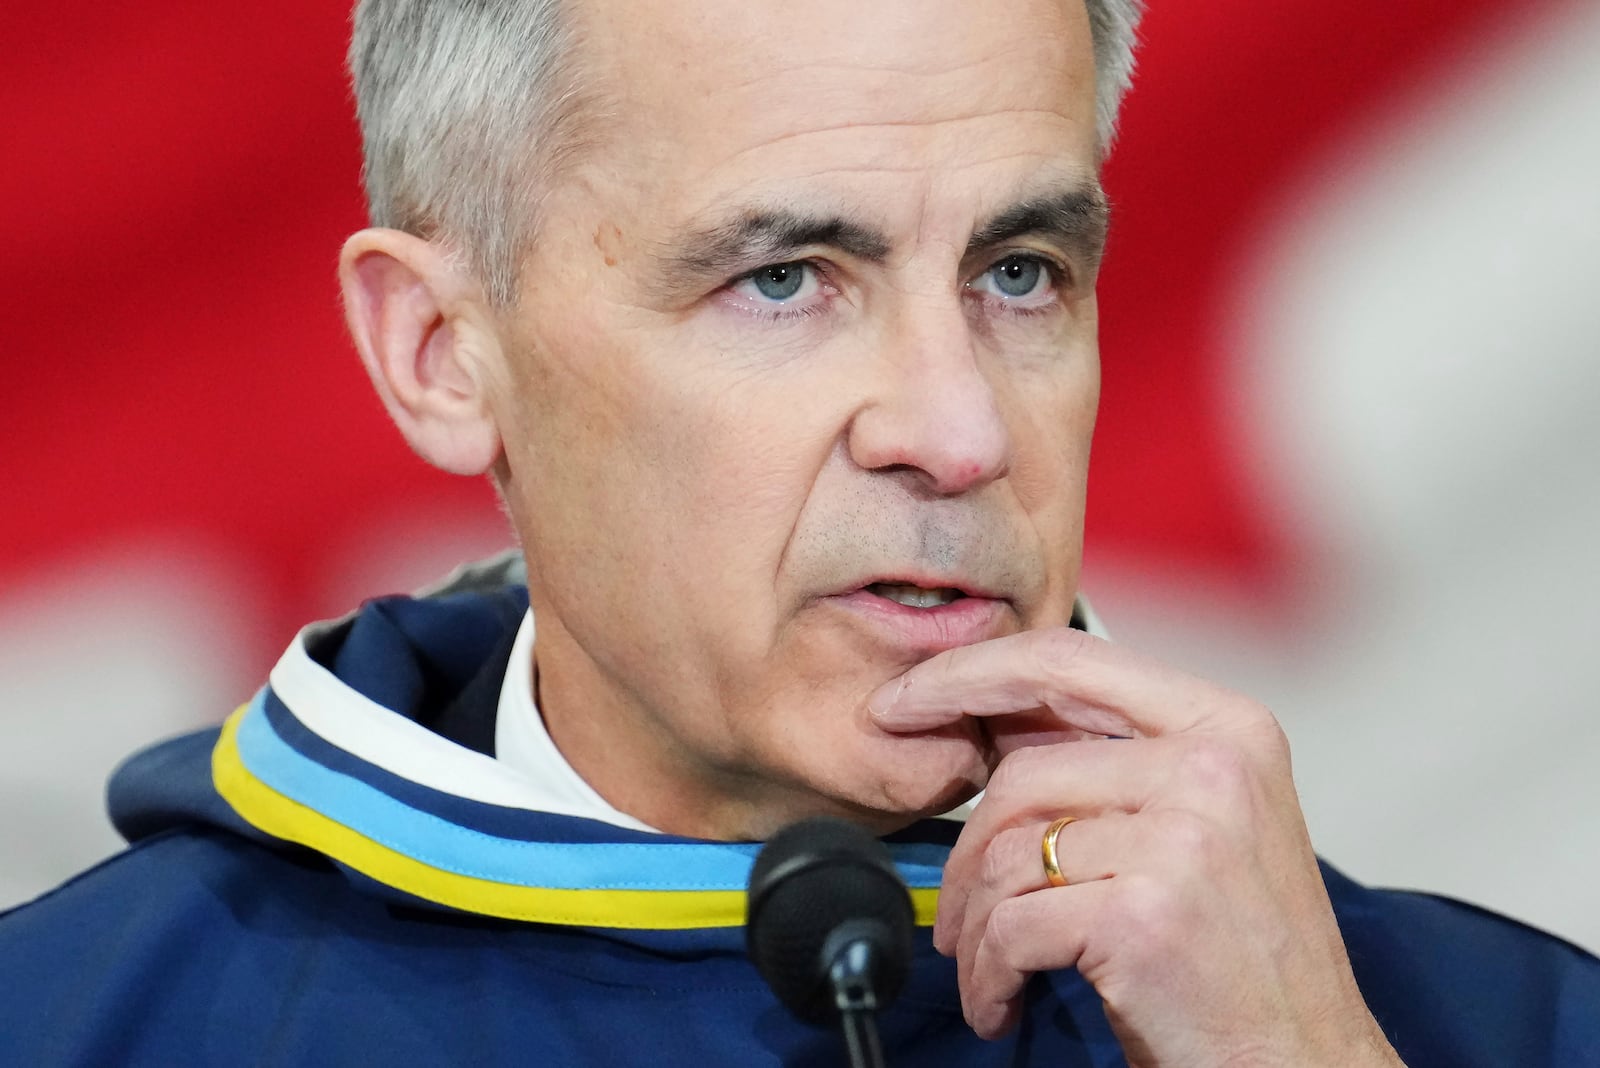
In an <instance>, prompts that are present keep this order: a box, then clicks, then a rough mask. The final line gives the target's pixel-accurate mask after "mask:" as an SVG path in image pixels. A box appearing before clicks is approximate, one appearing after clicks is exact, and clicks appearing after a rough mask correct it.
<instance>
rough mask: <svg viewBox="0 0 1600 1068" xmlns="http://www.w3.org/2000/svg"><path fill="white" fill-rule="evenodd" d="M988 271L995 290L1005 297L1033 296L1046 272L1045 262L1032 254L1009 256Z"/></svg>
mask: <svg viewBox="0 0 1600 1068" xmlns="http://www.w3.org/2000/svg"><path fill="white" fill-rule="evenodd" d="M988 273H989V277H990V278H992V279H993V280H994V288H995V291H996V292H997V293H999V294H1000V295H1001V296H1005V297H1027V296H1032V295H1033V293H1034V292H1035V291H1036V290H1037V289H1038V288H1039V282H1040V279H1041V277H1044V276H1045V274H1046V272H1045V269H1044V264H1042V263H1040V262H1039V261H1038V260H1036V259H1034V258H1032V257H1031V256H1007V257H1006V258H1005V259H1003V260H1001V261H1000V262H999V263H997V264H995V265H994V266H993V267H990V268H989V272H988Z"/></svg>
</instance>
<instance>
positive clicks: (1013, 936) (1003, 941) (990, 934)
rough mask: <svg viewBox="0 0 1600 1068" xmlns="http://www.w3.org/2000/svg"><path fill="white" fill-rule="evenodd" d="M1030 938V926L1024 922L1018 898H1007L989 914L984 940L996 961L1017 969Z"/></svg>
mask: <svg viewBox="0 0 1600 1068" xmlns="http://www.w3.org/2000/svg"><path fill="white" fill-rule="evenodd" d="M1028 937H1029V934H1028V926H1027V924H1026V923H1024V922H1023V916H1022V909H1021V907H1020V906H1019V904H1018V899H1017V898H1007V899H1006V900H1005V901H1002V902H1000V904H998V905H996V906H995V907H994V911H993V912H991V913H989V923H988V927H987V929H986V930H985V931H984V939H985V941H987V942H988V943H989V950H990V952H991V953H992V954H993V955H994V957H995V959H996V960H998V961H1000V962H1001V963H1003V964H1005V965H1007V966H1008V967H1016V966H1017V964H1018V962H1019V954H1020V953H1021V951H1022V947H1023V946H1024V944H1025V941H1026V939H1027V938H1028Z"/></svg>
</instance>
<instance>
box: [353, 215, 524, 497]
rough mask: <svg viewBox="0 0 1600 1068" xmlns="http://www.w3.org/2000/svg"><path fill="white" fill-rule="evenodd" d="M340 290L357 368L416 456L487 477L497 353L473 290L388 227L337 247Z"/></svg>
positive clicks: (432, 252)
mask: <svg viewBox="0 0 1600 1068" xmlns="http://www.w3.org/2000/svg"><path fill="white" fill-rule="evenodd" d="M339 286H340V288H341V289H342V290H343V293H344V314H345V322H346V323H347V324H348V325H349V327H350V336H351V337H352V338H353V339H354V340H355V344H356V350H357V351H358V352H359V353H360V354H361V362H362V363H363V364H365V365H366V368H367V374H368V375H369V376H370V377H371V378H372V384H373V386H374V387H376V388H377V391H378V396H379V397H380V398H381V399H382V400H383V406H384V407H385V408H387V409H388V411H389V416H390V418H392V419H393V420H394V422H395V425H396V426H398V427H399V428H400V433H401V434H403V435H404V436H405V439H406V441H407V442H408V443H409V444H410V445H411V447H412V448H413V449H414V450H416V452H417V455H419V456H421V457H422V458H423V459H424V460H427V461H428V462H429V463H431V464H433V465H434V466H435V467H439V468H442V469H443V470H445V471H449V472H451V473H452V474H457V475H481V474H483V473H484V472H486V471H488V470H489V469H490V468H491V467H492V466H493V465H494V463H495V461H496V460H497V459H498V458H499V456H500V448H501V446H500V433H499V430H498V429H497V428H496V426H495V423H494V419H493V417H492V415H491V412H492V405H491V403H490V401H491V399H492V398H491V397H490V396H489V395H488V390H489V389H490V387H491V385H492V383H493V382H494V381H495V374H494V371H495V368H496V367H497V366H498V363H499V360H500V358H501V345H500V338H499V333H498V331H497V330H496V328H495V320H494V316H493V315H492V314H491V313H490V311H489V309H488V307H487V304H486V302H485V301H484V299H483V296H482V293H481V291H480V289H479V288H478V286H477V285H476V284H474V283H473V282H472V280H471V279H470V278H468V277H467V276H466V273H465V272H464V271H463V270H462V269H461V268H459V267H458V266H457V265H455V264H453V263H452V262H451V260H450V258H449V257H448V256H447V255H446V254H445V252H444V250H442V249H441V248H440V247H439V246H437V245H435V244H433V243H432V242H430V241H426V240H424V239H422V238H420V237H416V236H414V235H412V234H407V233H402V232H401V231H399V230H386V229H370V230H362V231H360V232H359V233H356V234H352V235H351V237H350V239H349V240H348V241H346V242H345V243H344V249H343V251H342V252H341V253H340V255H339Z"/></svg>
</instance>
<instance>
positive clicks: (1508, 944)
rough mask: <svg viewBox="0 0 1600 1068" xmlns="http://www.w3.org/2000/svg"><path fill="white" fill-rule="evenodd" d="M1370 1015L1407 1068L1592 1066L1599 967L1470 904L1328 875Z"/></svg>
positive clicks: (1599, 1048) (1556, 941) (1599, 1043)
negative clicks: (1448, 1067) (1437, 1066)
mask: <svg viewBox="0 0 1600 1068" xmlns="http://www.w3.org/2000/svg"><path fill="white" fill-rule="evenodd" d="M1324 876H1325V878H1326V880H1327V883H1328V890H1329V896H1330V898H1331V899H1332V901H1333V905H1334V914H1335V915H1336V916H1337V918H1338V921H1339V926H1340V930H1341V931H1342V933H1343V935H1344V940H1345V947H1346V949H1347V951H1348V952H1349V955H1350V964H1351V967H1352V968H1353V970H1354V971H1355V976H1356V981H1357V983H1358V984H1359V985H1360V987H1361V991H1362V994H1363V995H1364V996H1365V997H1366V1000H1367V1005H1368V1007H1369V1008H1370V1009H1371V1010H1372V1014H1373V1015H1374V1016H1375V1017H1376V1018H1377V1020H1378V1022H1379V1024H1381V1025H1382V1026H1383V1029H1384V1032H1385V1033H1386V1034H1387V1035H1388V1036H1389V1039H1390V1041H1391V1042H1392V1043H1393V1044H1394V1046H1395V1048H1396V1050H1398V1051H1399V1053H1400V1055H1401V1058H1402V1059H1403V1060H1405V1062H1406V1063H1407V1064H1408V1065H1429V1064H1440V1065H1444V1064H1450V1065H1477V1064H1483V1065H1488V1064H1519V1065H1528V1066H1539V1065H1551V1066H1554V1065H1562V1066H1567V1065H1600V960H1597V959H1596V958H1595V957H1594V956H1593V955H1592V954H1590V953H1588V952H1586V951H1585V950H1583V949H1581V948H1579V947H1578V946H1575V945H1573V944H1571V943H1570V942H1566V941H1563V940H1562V939H1560V938H1557V937H1555V936H1554V935H1551V934H1547V933H1546V932H1544V931H1540V930H1537V929H1535V928H1533V927H1529V926H1528V925H1526V924H1523V923H1519V922H1517V921H1516V920H1512V919H1509V918H1508V917H1505V916H1501V915H1499V914H1497V913H1494V912H1491V911H1489V910H1487V909H1483V908H1479V907H1478V906H1476V905H1469V904H1467V903H1465V902H1461V901H1456V900H1453V899H1450V898H1446V897H1441V896H1438V895H1434V894H1425V893H1419V892H1415V891H1408V890H1377V889H1370V888H1368V887H1364V886H1361V885H1360V884H1358V883H1355V882H1353V881H1352V880H1350V879H1348V878H1346V877H1345V876H1343V875H1341V874H1340V873H1338V872H1337V871H1334V870H1333V869H1331V868H1328V867H1326V866H1325V867H1324Z"/></svg>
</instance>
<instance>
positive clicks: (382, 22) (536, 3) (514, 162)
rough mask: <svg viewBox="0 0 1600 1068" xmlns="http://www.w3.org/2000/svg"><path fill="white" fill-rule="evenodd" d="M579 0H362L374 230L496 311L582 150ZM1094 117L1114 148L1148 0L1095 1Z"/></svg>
mask: <svg viewBox="0 0 1600 1068" xmlns="http://www.w3.org/2000/svg"><path fill="white" fill-rule="evenodd" d="M567 2H570V0H359V2H358V3H357V5H356V10H355V20H354V33H353V34H352V36H351V40H350V57H349V61H350V74H351V78H352V80H353V82H354V86H355V96H356V115H357V118H358V119H359V120H360V123H361V137H362V145H363V151H364V153H365V166H364V168H363V173H364V178H365V182H366V189H367V204H368V211H369V214H370V215H371V218H372V223H373V225H374V226H389V227H394V228H396V229H399V230H405V231H407V232H409V233H413V234H417V235H419V236H423V237H428V238H433V239H438V240H440V241H441V242H443V243H444V245H445V246H446V247H447V248H448V249H449V250H450V251H451V252H452V254H454V255H456V256H459V257H464V258H465V260H466V262H467V263H468V264H469V265H470V267H471V268H472V270H473V271H474V273H475V274H476V275H477V277H478V280H479V281H480V283H481V284H482V285H483V287H484V291H485V294H486V295H487V296H488V298H489V300H490V302H491V303H493V304H494V305H495V306H497V307H509V306H511V305H513V304H514V303H515V301H516V291H517V272H518V266H519V264H520V258H521V252H522V250H523V249H524V248H525V247H526V243H527V242H528V241H529V240H530V239H531V238H532V236H533V235H532V227H533V225H534V222H535V220H536V218H537V215H538V203H537V199H536V198H537V195H538V191H540V190H542V189H545V188H548V186H549V182H550V179H551V178H552V177H553V176H554V175H555V174H556V173H557V172H558V171H559V168H560V166H561V164H562V163H563V162H564V161H565V160H566V159H567V158H569V157H570V156H571V155H572V154H573V153H574V152H575V151H576V150H577V148H578V147H579V144H580V142H579V137H578V135H579V133H580V131H581V127H582V123H581V120H580V113H581V112H582V110H583V100H582V99H581V93H582V89H583V79H582V77H581V76H580V72H579V71H578V70H577V69H576V68H577V56H578V52H579V49H577V48H576V47H575V46H576V41H575V40H574V34H573V31H572V27H571V25H570V23H569V21H568V20H567V19H564V18H562V17H561V15H562V8H563V7H564V6H565V3H567ZM1084 2H1085V4H1086V5H1087V7H1088V12H1089V26H1090V30H1091V32H1092V34H1093V38H1094V60H1095V119H1096V126H1097V128H1098V133H1099V137H1100V144H1101V146H1102V148H1103V149H1104V148H1107V147H1109V146H1110V144H1111V139H1112V134H1113V132H1114V131H1115V128H1116V119H1117V109H1118V107H1119V106H1120V104H1121V102H1122V97H1123V94H1124V93H1126V92H1127V89H1128V86H1129V84H1130V82H1131V81H1132V78H1133V47H1134V32H1135V29H1136V28H1137V26H1138V22H1139V16H1140V15H1141V13H1142V9H1143V6H1144V5H1143V0H1084Z"/></svg>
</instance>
